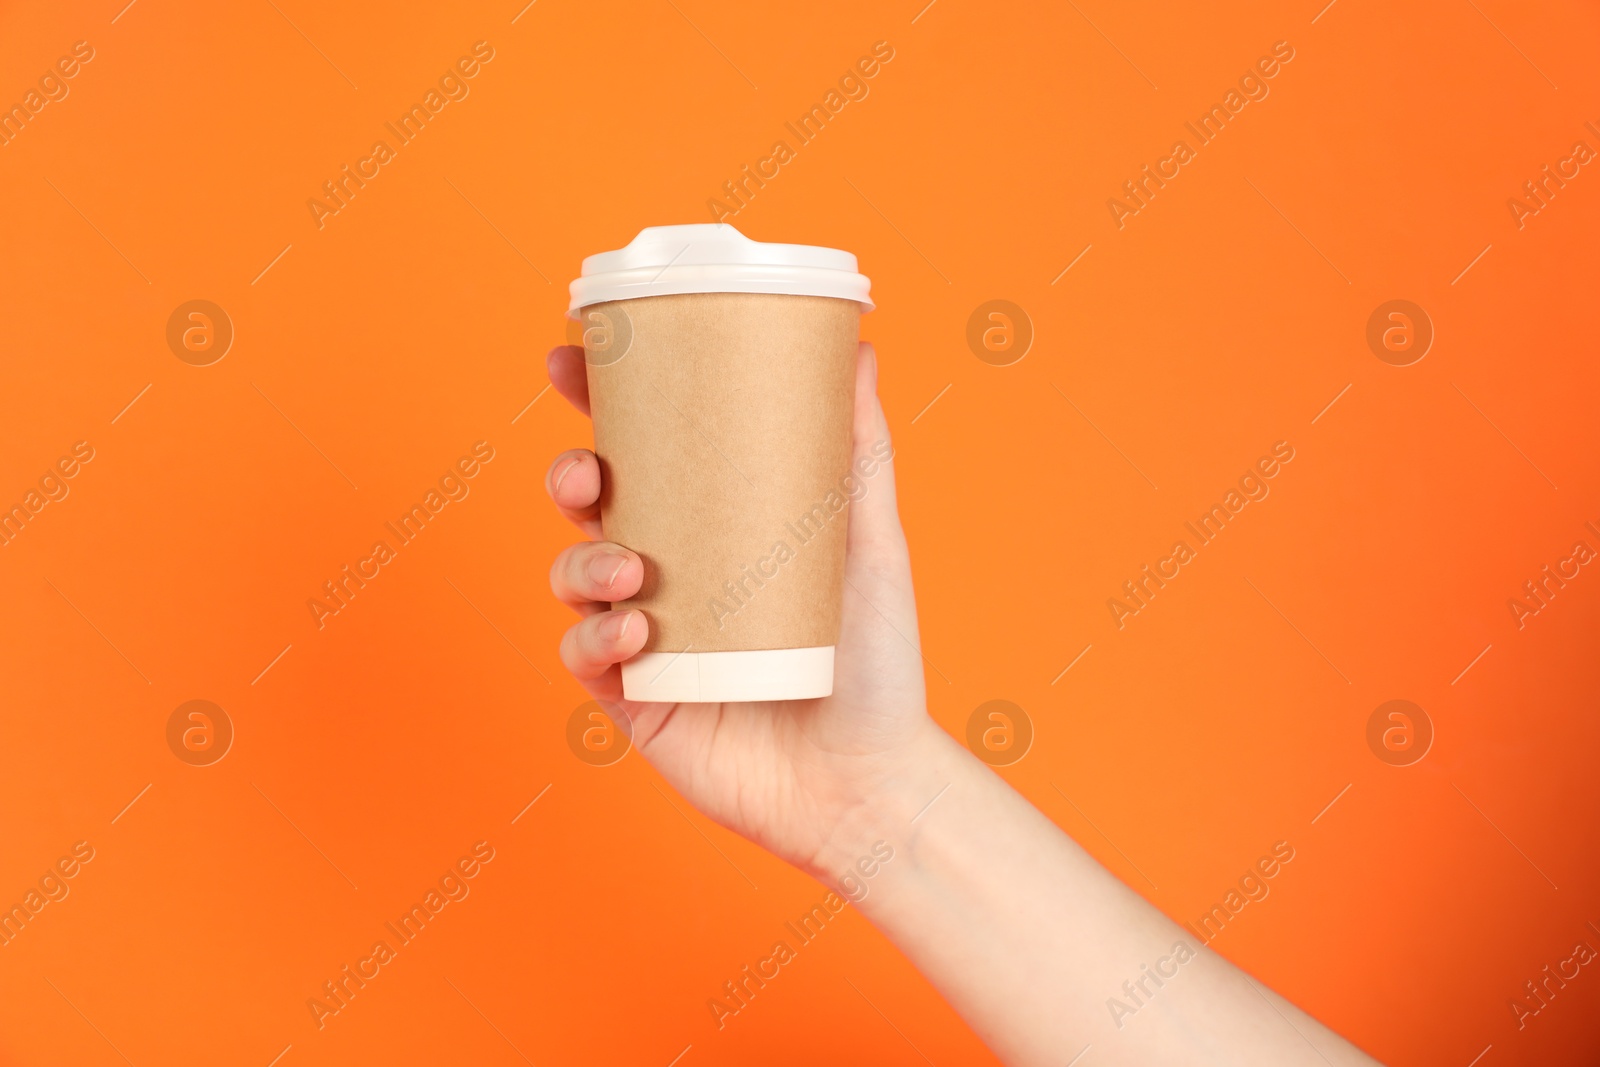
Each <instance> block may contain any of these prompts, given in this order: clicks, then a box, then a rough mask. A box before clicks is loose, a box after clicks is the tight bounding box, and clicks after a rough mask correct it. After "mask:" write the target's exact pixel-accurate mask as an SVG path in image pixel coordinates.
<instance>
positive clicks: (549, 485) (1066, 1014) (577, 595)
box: [545, 344, 1375, 1067]
mask: <svg viewBox="0 0 1600 1067" xmlns="http://www.w3.org/2000/svg"><path fill="white" fill-rule="evenodd" d="M548 367H549V371H550V381H551V382H552V383H553V384H554V385H555V387H556V390H557V391H558V392H560V393H561V394H562V395H563V396H565V397H566V398H567V399H568V400H569V401H571V403H572V404H573V405H574V406H575V407H576V408H577V409H578V410H579V411H581V412H583V413H584V414H585V415H587V414H589V390H588V381H587V376H586V370H585V365H584V361H583V350H582V349H581V348H577V347H573V346H562V347H560V348H556V349H554V350H553V351H552V352H551V353H550V356H549V360H548ZM852 437H853V445H854V452H855V457H856V458H861V457H863V456H866V455H867V454H868V449H869V448H870V447H871V446H872V444H873V443H874V442H879V441H886V440H888V439H889V427H888V423H887V421H886V420H885V418H884V414H883V408H882V406H881V405H880V404H879V403H878V398H877V357H876V354H875V353H874V351H873V349H872V347H871V345H868V344H862V345H861V351H860V355H859V358H858V362H857V372H856V398H855V412H854V421H853V428H852ZM600 486H601V472H600V465H599V462H598V461H597V460H596V458H595V455H594V453H593V452H591V451H588V450H587V449H574V450H572V451H568V452H564V453H562V454H561V455H560V456H558V457H556V460H555V462H554V463H553V464H551V467H550V470H549V473H548V474H547V475H546V478H545V488H546V490H547V491H548V492H549V494H550V496H551V499H552V500H554V501H555V504H556V506H557V508H559V509H560V510H561V512H562V513H563V514H564V515H566V516H567V517H568V518H569V519H571V520H572V521H573V522H574V523H576V524H577V526H578V528H579V529H580V530H582V531H583V532H584V534H585V535H586V536H587V537H589V538H590V540H588V541H585V542H582V543H580V544H577V545H573V546H572V547H570V548H568V549H566V550H565V551H563V552H562V553H561V554H560V555H559V556H558V557H557V558H556V560H555V563H554V564H553V565H552V566H551V568H550V585H551V589H552V591H553V592H554V593H555V595H556V597H557V598H558V599H559V600H561V601H562V602H564V603H566V604H568V605H569V606H571V607H572V608H573V609H574V610H576V611H577V612H578V614H579V615H581V616H582V619H581V620H580V621H579V622H578V623H577V624H575V625H574V626H573V627H572V628H571V629H569V630H568V631H567V632H566V634H565V636H564V637H563V638H562V641H561V659H562V663H563V664H564V665H565V666H566V668H567V670H569V671H570V672H571V673H572V675H573V677H575V678H576V679H577V680H578V681H579V682H580V683H581V684H582V685H583V687H584V688H585V689H587V690H588V691H589V693H590V695H592V696H593V697H594V698H595V699H596V700H598V701H599V702H600V704H601V706H602V707H603V708H605V709H606V711H607V713H608V714H609V715H610V716H611V718H612V719H613V720H614V721H616V722H617V724H618V726H619V727H620V728H621V729H623V730H624V731H626V732H627V733H628V735H629V736H630V737H631V738H632V741H633V745H634V747H635V748H637V749H638V751H639V753H640V755H642V756H643V757H644V758H645V759H646V760H648V761H649V762H650V764H651V765H652V766H654V767H655V768H656V770H657V771H658V772H660V774H661V776H662V777H663V778H665V779H666V780H667V781H668V782H669V783H670V784H671V785H672V786H673V787H674V788H675V789H677V790H678V792H679V793H681V794H682V795H683V796H684V797H685V798H686V799H687V800H688V801H689V802H690V803H691V804H693V805H694V806H695V807H696V808H698V809H699V810H700V811H702V812H704V813H705V814H706V815H707V816H709V817H710V818H712V819H714V820H716V821H717V822H718V823H721V824H722V825H723V826H725V827H727V828H728V829H730V830H732V831H734V832H735V833H738V834H741V835H743V836H744V837H746V838H748V839H750V840H751V841H753V842H755V843H756V844H758V845H760V846H761V847H763V848H765V849H767V850H768V851H770V852H772V853H774V854H775V855H777V856H779V857H781V858H783V859H784V860H787V861H788V862H789V863H791V864H793V865H794V866H796V867H798V868H799V869H801V870H802V871H805V872H807V873H808V874H810V875H812V876H813V877H815V878H816V879H818V880H819V881H821V882H823V883H824V884H827V885H830V886H833V885H837V884H839V882H840V879H841V877H842V876H843V875H846V874H850V873H852V872H853V871H854V870H855V865H856V863H857V861H858V859H860V858H861V857H866V856H870V855H871V854H872V847H873V845H874V843H876V842H886V843H887V844H888V845H889V846H890V847H892V848H893V849H894V860H893V862H890V863H886V864H884V865H882V866H881V867H879V868H878V871H877V873H876V874H875V875H874V877H873V879H872V882H871V883H870V892H868V894H867V895H866V896H865V897H863V898H862V899H861V900H860V901H858V902H857V904H856V906H857V907H858V908H859V910H860V911H861V913H862V914H863V915H865V916H866V917H867V919H868V920H869V921H871V922H872V923H873V924H874V925H875V926H877V927H878V929H880V930H881V931H882V932H883V933H884V934H885V935H886V936H887V937H888V938H889V939H890V940H891V941H892V942H893V943H894V944H895V945H896V946H897V947H898V948H899V949H900V950H901V951H902V952H904V953H905V954H906V956H907V957H908V958H909V959H910V960H911V962H912V963H913V964H915V965H916V967H917V968H918V969H919V970H920V971H921V972H922V973H923V975H924V976H926V977H927V978H928V980H929V981H930V982H932V983H933V985H934V986H935V987H936V988H937V989H938V990H939V991H940V993H941V994H942V995H943V996H944V997H945V999H946V1000H947V1001H949V1003H950V1004H951V1005H952V1006H953V1007H954V1008H955V1010H956V1011H957V1012H959V1013H960V1015H961V1016H962V1018H963V1019H965V1020H966V1021H967V1023H968V1024H969V1025H970V1026H971V1027H972V1028H973V1030H974V1031H975V1032H976V1033H977V1034H978V1035H979V1037H981V1038H982V1039H983V1040H984V1042H985V1043H987V1044H988V1046H989V1047H990V1048H991V1049H992V1050H993V1051H994V1053H995V1055H997V1056H998V1057H999V1058H1000V1059H1001V1060H1002V1061H1004V1062H1005V1063H1007V1064H1012V1065H1033V1064H1040V1065H1043V1064H1050V1065H1053V1067H1061V1065H1062V1064H1066V1063H1067V1062H1068V1061H1070V1060H1072V1059H1073V1058H1074V1057H1075V1056H1078V1055H1079V1054H1080V1053H1082V1052H1083V1051H1084V1050H1085V1048H1086V1046H1088V1047H1091V1048H1092V1053H1091V1054H1090V1055H1088V1056H1086V1057H1085V1059H1084V1060H1083V1067H1098V1065H1100V1064H1113V1063H1115V1064H1124V1063H1125V1064H1149V1063H1161V1064H1213V1063H1215V1064H1224V1063H1226V1064H1271V1065H1282V1064H1307V1065H1317V1064H1320V1065H1323V1067H1326V1065H1328V1064H1333V1065H1343V1064H1371V1063H1373V1062H1375V1061H1373V1060H1371V1059H1369V1058H1368V1057H1367V1056H1365V1055H1364V1054H1362V1053H1361V1052H1360V1051H1358V1050H1357V1049H1356V1048H1355V1047H1354V1046H1352V1045H1350V1044H1349V1043H1347V1042H1346V1041H1344V1040H1343V1039H1342V1038H1340V1037H1339V1036H1338V1035H1336V1034H1334V1033H1333V1032H1332V1031H1330V1030H1328V1029H1327V1028H1326V1027H1324V1026H1322V1024H1320V1023H1318V1022H1317V1021H1316V1020H1314V1019H1312V1018H1311V1017H1310V1016H1308V1015H1306V1014H1305V1013H1304V1012H1302V1011H1300V1010H1299V1009H1298V1008H1296V1007H1294V1006H1293V1005H1292V1004H1290V1003H1289V1002H1288V1001H1286V1000H1284V999H1283V998H1282V997H1279V996H1278V995H1277V994H1276V993H1273V992H1272V991H1270V990H1268V989H1267V988H1266V987H1264V986H1262V985H1261V984H1260V983H1258V982H1255V981H1254V980H1253V979H1251V978H1249V977H1248V976H1246V975H1245V974H1244V972H1242V971H1240V970H1239V969H1238V968H1236V967H1235V966H1234V965H1233V964H1231V963H1229V962H1228V961H1227V960H1225V959H1223V958H1222V957H1221V956H1219V955H1217V954H1216V953H1215V952H1214V951H1212V950H1210V949H1209V948H1206V947H1205V946H1204V945H1202V944H1201V943H1200V942H1199V941H1198V940H1197V939H1196V938H1195V937H1194V936H1193V935H1191V934H1190V933H1189V932H1188V931H1187V930H1184V929H1181V928H1179V927H1178V926H1177V925H1176V924H1174V923H1173V922H1172V921H1171V920H1169V919H1167V918H1166V916H1164V915H1163V914H1162V913H1161V912H1160V911H1159V910H1157V909H1156V908H1155V907H1154V906H1152V905H1151V904H1150V903H1148V902H1147V901H1145V900H1144V899H1143V898H1142V897H1140V896H1139V895H1138V894H1137V893H1135V892H1133V891H1132V890H1131V889H1129V888H1128V887H1127V886H1125V885H1124V884H1123V883H1122V882H1120V881H1119V880H1118V879H1117V878H1116V877H1114V876H1113V875H1112V874H1111V873H1110V872H1108V871H1107V870H1106V869H1105V868H1103V867H1101V866H1100V865H1099V864H1098V863H1097V862H1096V861H1095V860H1094V858H1093V857H1091V856H1090V855H1089V854H1088V853H1087V852H1085V851H1084V850H1083V849H1082V848H1080V847H1079V846H1078V845H1077V843H1076V842H1074V841H1073V840H1072V839H1071V838H1070V837H1068V836H1067V835H1066V834H1065V833H1063V832H1062V831H1061V830H1060V829H1059V828H1058V827H1057V826H1056V825H1055V824H1054V823H1052V822H1051V821H1050V820H1049V819H1047V818H1046V817H1045V816H1044V815H1042V814H1041V813H1040V812H1039V811H1038V810H1037V809H1036V808H1034V807H1033V806H1032V805H1031V804H1029V803H1028V802H1027V800H1025V799H1023V797H1022V796H1021V795H1020V794H1018V793H1017V792H1016V791H1015V790H1013V789H1012V788H1011V787H1010V786H1009V785H1007V784H1006V782H1005V781H1004V780H1003V779H1001V778H1000V777H999V776H998V775H996V774H995V773H994V772H993V771H992V770H990V769H989V767H987V766H986V765H984V764H983V763H982V762H980V761H979V760H978V759H977V758H976V757H974V756H973V755H972V754H971V753H969V752H968V751H967V750H966V749H965V748H963V747H962V746H961V745H959V744H958V743H956V742H955V741H954V740H953V739H952V738H951V737H950V735H949V734H947V733H945V732H944V730H942V729H941V728H940V727H939V726H938V725H937V724H936V723H935V722H934V721H933V720H932V719H931V718H930V717H929V716H928V711H927V698H926V694H925V691H924V688H923V674H922V657H921V654H920V652H919V651H918V649H919V648H920V641H919V638H918V629H917V613H916V602H915V599H914V597H913V595H912V584H911V562H910V555H909V552H908V551H907V547H906V540H905V535H904V533H903V531H902V530H901V527H900V518H899V514H898V511H897V509H896V503H895V480H894V469H893V464H892V463H886V464H884V465H883V466H882V468H881V469H880V471H879V473H878V474H876V475H875V476H874V478H873V481H872V485H871V488H870V489H869V490H868V492H867V493H866V495H865V496H863V497H862V498H861V499H859V500H857V501H855V502H854V503H852V504H851V506H850V512H849V533H848V541H847V548H846V557H845V586H844V605H843V616H842V621H841V624H840V632H839V640H838V643H837V646H836V647H837V651H836V653H835V660H834V690H833V694H832V695H831V696H828V697H824V698H822V699H819V700H793V701H774V702H760V703H729V704H667V703H641V702H638V701H631V700H625V699H623V696H622V674H621V668H620V667H619V664H620V663H622V662H623V661H624V660H627V659H629V658H631V657H632V656H633V655H634V654H636V653H637V652H638V651H639V650H640V649H641V648H642V647H643V645H644V642H645V638H646V635H647V633H648V628H649V620H648V618H647V617H646V615H645V614H644V613H643V612H641V611H638V610H632V611H613V610H611V607H610V605H611V604H612V603H614V602H617V601H621V600H625V599H627V598H628V597H629V596H632V595H633V594H634V593H636V592H637V591H638V589H639V586H640V583H641V582H642V581H643V579H644V566H643V563H642V561H641V560H640V559H639V557H638V555H637V554H635V553H633V552H631V551H629V550H628V549H626V548H624V547H622V546H618V545H614V544H609V543H606V542H604V541H602V540H600V538H601V536H602V534H601V530H600V509H599V504H598V501H599V499H600ZM994 562H996V563H998V561H994ZM989 578H990V579H992V580H995V581H996V584H997V586H999V587H1000V588H1002V589H1004V588H1005V587H1006V585H1007V584H1008V581H1007V579H1005V578H1004V577H1003V576H1001V575H999V574H991V575H989ZM1019 580H1020V579H1019ZM1180 943H1182V944H1184V945H1186V946H1187V952H1186V953H1185V954H1184V955H1185V959H1186V962H1183V963H1182V964H1181V965H1179V964H1178V963H1177V962H1176V959H1175V956H1176V946H1178V945H1179V944H1180ZM1191 953H1192V958H1188V954H1191ZM1163 959H1165V960H1168V961H1169V962H1167V963H1165V964H1162V965H1161V966H1162V968H1163V969H1164V970H1168V971H1171V970H1175V971H1176V974H1175V975H1174V976H1171V977H1167V978H1165V980H1164V981H1163V982H1162V984H1161V985H1159V986H1157V985H1156V981H1155V980H1154V979H1151V978H1148V977H1146V975H1147V974H1148V970H1147V969H1148V968H1151V967H1156V966H1157V965H1158V963H1159V961H1161V960H1163ZM1141 978H1143V979H1144V985H1143V987H1142V989H1141V988H1140V987H1139V986H1136V985H1134V984H1133V983H1136V982H1138V981H1139V980H1140V979H1141ZM1125 983H1126V986H1125ZM1112 998H1116V999H1117V1000H1118V1001H1120V1002H1121V1003H1123V1004H1125V1005H1128V1006H1135V1005H1136V1006H1137V1010H1136V1011H1135V1012H1134V1013H1133V1014H1127V1013H1125V1012H1124V1013H1121V1014H1120V1015H1114V1013H1113V1011H1112V1010H1111V1008H1110V1006H1109V1005H1108V1001H1110V1000H1111V999H1112Z"/></svg>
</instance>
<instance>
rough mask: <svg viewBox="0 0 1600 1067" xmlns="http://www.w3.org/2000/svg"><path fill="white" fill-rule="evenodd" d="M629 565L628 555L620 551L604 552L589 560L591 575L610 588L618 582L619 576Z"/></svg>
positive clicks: (604, 587)
mask: <svg viewBox="0 0 1600 1067" xmlns="http://www.w3.org/2000/svg"><path fill="white" fill-rule="evenodd" d="M627 565H628V557H627V556H624V555H622V554H621V553H618V552H603V553H601V554H600V555H598V556H596V557H595V558H594V559H592V560H590V561H589V577H590V578H591V579H593V580H594V581H596V582H599V583H600V586H601V588H603V589H610V588H611V587H612V586H613V585H616V584H617V576H618V575H620V574H621V573H622V568H624V567H626V566H627Z"/></svg>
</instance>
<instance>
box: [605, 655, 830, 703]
mask: <svg viewBox="0 0 1600 1067" xmlns="http://www.w3.org/2000/svg"><path fill="white" fill-rule="evenodd" d="M833 648H834V646H832V645H827V646H824V647H819V648H768V649H758V650H754V651H746V652H645V653H642V654H640V655H638V656H635V657H634V658H633V659H631V660H629V661H628V662H626V663H624V664H623V665H622V695H623V696H624V697H626V698H627V699H629V700H646V701H668V702H673V703H676V702H679V701H687V702H693V703H723V702H731V701H750V700H811V699H814V698H816V697H825V696H828V695H829V694H831V693H832V692H833Z"/></svg>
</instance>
